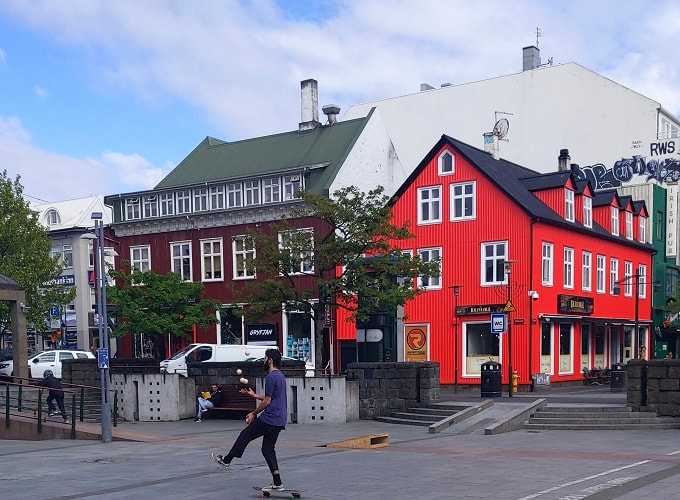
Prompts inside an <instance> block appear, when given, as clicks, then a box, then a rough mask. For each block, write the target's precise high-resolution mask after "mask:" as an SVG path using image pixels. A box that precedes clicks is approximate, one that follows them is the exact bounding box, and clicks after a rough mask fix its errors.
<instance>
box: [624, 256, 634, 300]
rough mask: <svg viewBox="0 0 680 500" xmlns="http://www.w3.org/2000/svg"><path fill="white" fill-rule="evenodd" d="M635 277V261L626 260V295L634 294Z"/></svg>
mask: <svg viewBox="0 0 680 500" xmlns="http://www.w3.org/2000/svg"><path fill="white" fill-rule="evenodd" d="M634 282H635V279H634V278H633V263H632V262H630V261H625V262H624V263H623V283H624V285H623V294H624V295H625V296H626V297H631V296H632V295H633V283H634Z"/></svg>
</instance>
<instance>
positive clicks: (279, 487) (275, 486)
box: [262, 483, 283, 491]
mask: <svg viewBox="0 0 680 500" xmlns="http://www.w3.org/2000/svg"><path fill="white" fill-rule="evenodd" d="M262 491H283V483H282V484H274V483H271V484H270V485H269V486H265V487H264V488H262Z"/></svg>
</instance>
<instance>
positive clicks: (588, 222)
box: [583, 196, 593, 228]
mask: <svg viewBox="0 0 680 500" xmlns="http://www.w3.org/2000/svg"><path fill="white" fill-rule="evenodd" d="M583 225H584V226H585V227H590V228H592V227H593V199H592V198H590V197H587V196H584V197H583Z"/></svg>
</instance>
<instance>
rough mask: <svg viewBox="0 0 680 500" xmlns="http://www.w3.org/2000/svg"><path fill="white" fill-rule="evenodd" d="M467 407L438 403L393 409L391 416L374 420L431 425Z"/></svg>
mask: <svg viewBox="0 0 680 500" xmlns="http://www.w3.org/2000/svg"><path fill="white" fill-rule="evenodd" d="M467 408H469V406H468V405H457V404H441V403H438V404H434V405H430V406H417V407H411V408H406V409H405V410H399V411H393V412H392V413H391V414H390V415H389V416H384V417H374V420H376V421H378V422H386V423H390V424H402V425H421V426H430V425H432V424H436V423H437V422H439V421H440V420H442V419H445V418H447V417H450V416H451V415H453V414H455V413H458V412H459V411H463V410H465V409H467Z"/></svg>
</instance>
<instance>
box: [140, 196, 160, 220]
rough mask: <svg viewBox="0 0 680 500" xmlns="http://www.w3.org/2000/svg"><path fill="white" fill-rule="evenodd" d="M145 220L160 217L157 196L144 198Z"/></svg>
mask: <svg viewBox="0 0 680 500" xmlns="http://www.w3.org/2000/svg"><path fill="white" fill-rule="evenodd" d="M143 200H144V201H143V203H144V218H145V219H148V218H150V217H158V198H156V195H155V194H154V195H148V196H144V198H143Z"/></svg>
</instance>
